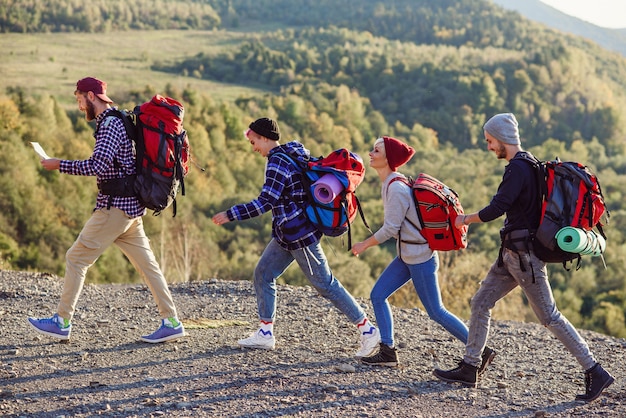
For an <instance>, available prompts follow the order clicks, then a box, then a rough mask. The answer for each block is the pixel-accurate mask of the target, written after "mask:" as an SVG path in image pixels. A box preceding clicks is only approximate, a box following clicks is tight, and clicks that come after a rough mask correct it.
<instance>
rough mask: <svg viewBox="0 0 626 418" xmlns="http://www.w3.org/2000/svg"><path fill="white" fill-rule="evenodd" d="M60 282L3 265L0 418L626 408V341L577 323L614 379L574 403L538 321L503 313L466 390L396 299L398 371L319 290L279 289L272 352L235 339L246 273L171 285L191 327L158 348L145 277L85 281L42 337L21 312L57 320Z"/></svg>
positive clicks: (240, 330) (431, 329)
mask: <svg viewBox="0 0 626 418" xmlns="http://www.w3.org/2000/svg"><path fill="white" fill-rule="evenodd" d="M61 287H62V278H59V277H56V276H52V275H48V274H40V273H25V272H13V271H0V314H1V317H2V318H4V321H3V322H2V328H1V329H2V334H1V339H0V415H2V416H7V417H21V416H24V417H26V416H28V417H91V416H97V415H103V416H116V417H145V416H167V417H191V416H194V417H195V416H232V417H262V416H263V417H265V416H268V417H278V416H307V417H382V416H385V417H434V418H437V417H445V418H451V417H545V416H550V417H589V416H603V417H625V416H626V399H625V398H626V390H625V382H626V379H625V375H626V341H625V340H624V339H617V338H612V337H608V336H605V335H602V334H598V333H594V332H589V331H582V333H583V335H584V336H585V338H587V340H588V342H589V344H590V346H591V348H592V350H593V351H594V353H595V355H596V357H597V358H598V360H599V361H600V362H601V363H602V364H603V365H604V366H605V367H606V368H607V369H608V370H609V371H610V372H611V373H612V374H613V376H614V377H615V378H616V382H615V383H614V384H613V385H612V386H611V387H609V388H608V389H607V390H606V391H605V394H604V395H603V396H601V397H600V398H599V399H598V400H596V401H595V402H592V403H590V404H585V403H581V402H576V401H574V397H575V395H576V394H577V393H582V392H583V391H584V388H583V385H584V377H583V373H582V371H581V370H580V369H579V366H578V364H577V363H576V362H575V361H574V359H573V357H571V356H570V355H569V354H568V353H566V352H565V351H564V349H563V348H562V346H561V345H560V343H559V342H558V341H557V340H556V339H555V338H554V337H553V336H552V334H550V332H548V331H547V330H545V329H544V328H543V327H541V326H540V325H538V324H530V323H517V322H508V321H494V323H493V327H492V333H491V336H490V340H489V344H490V346H492V347H493V348H495V349H496V350H497V351H498V355H497V357H496V359H495V361H494V363H493V364H492V366H491V367H490V368H489V370H488V371H487V373H486V374H485V375H484V377H483V379H482V380H481V381H480V382H479V385H478V388H476V389H468V388H464V387H461V386H458V385H451V384H447V383H444V382H440V381H438V380H437V379H436V378H435V377H433V375H432V370H433V368H435V367H442V368H452V367H454V366H455V365H456V362H457V361H458V360H459V359H460V357H461V354H462V352H463V347H462V344H460V343H459V342H458V341H456V340H454V339H453V338H452V337H451V336H449V335H448V334H447V333H446V332H445V331H444V330H443V329H442V328H441V327H440V326H439V325H437V324H436V323H434V322H433V321H431V320H430V319H429V318H428V316H427V315H426V314H425V313H424V312H423V311H421V310H419V309H395V308H394V315H395V320H396V332H397V334H398V335H397V342H398V347H399V355H400V362H401V364H400V367H398V368H393V369H392V368H379V367H369V366H365V365H361V364H359V363H358V362H357V361H356V360H355V359H354V358H353V354H354V353H355V352H356V350H357V348H358V333H357V331H356V327H354V326H353V325H352V324H349V323H348V322H347V321H346V320H345V318H344V317H343V316H342V315H341V314H339V313H338V311H336V309H335V308H334V307H332V305H330V304H329V303H328V302H327V301H326V300H325V299H324V298H322V297H320V296H318V295H317V293H316V292H315V291H314V290H313V289H312V288H310V287H291V286H280V287H279V304H278V318H277V322H276V326H275V333H276V338H277V347H276V350H274V351H257V350H242V349H240V348H238V347H237V345H236V342H237V340H238V339H239V338H242V337H245V336H247V334H249V333H250V332H251V331H253V330H255V328H256V325H257V321H256V313H255V312H256V303H255V298H254V291H253V288H252V285H251V283H250V282H247V281H241V282H231V281H219V280H208V281H202V282H193V283H185V284H176V285H173V286H172V287H171V289H172V293H173V295H174V300H175V302H176V305H177V307H178V310H179V314H180V317H181V319H182V321H183V323H184V324H185V325H186V328H187V333H188V334H189V335H188V336H187V337H185V338H184V339H181V340H179V341H177V342H170V343H166V344H157V345H150V344H145V343H142V342H140V341H139V336H140V335H142V334H146V333H149V332H151V331H153V330H154V329H156V327H157V326H158V325H159V322H158V319H157V318H156V308H155V306H154V301H153V299H152V297H151V295H150V292H149V291H148V290H147V288H146V287H145V286H142V285H86V286H85V289H84V291H83V294H82V295H81V299H80V301H79V306H78V311H77V314H76V316H75V318H74V320H73V330H72V339H71V340H70V341H69V343H60V342H57V341H55V340H52V339H50V338H47V337H43V336H39V335H37V334H36V333H34V332H33V331H32V330H31V328H30V326H29V325H28V323H27V321H26V318H27V317H28V316H40V317H41V316H49V315H51V313H52V312H53V311H54V309H55V307H56V304H57V302H58V298H59V295H60V291H61ZM360 302H361V303H363V305H364V306H365V308H366V311H367V312H368V313H370V317H373V313H372V309H371V305H370V304H369V301H368V300H365V299H363V300H360ZM502 303H506V299H505V300H504V301H503V302H502ZM372 319H373V318H372Z"/></svg>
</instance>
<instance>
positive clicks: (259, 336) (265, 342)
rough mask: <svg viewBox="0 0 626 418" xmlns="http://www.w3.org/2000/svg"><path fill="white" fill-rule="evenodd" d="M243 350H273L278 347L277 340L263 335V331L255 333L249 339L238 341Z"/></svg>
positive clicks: (271, 336)
mask: <svg viewBox="0 0 626 418" xmlns="http://www.w3.org/2000/svg"><path fill="white" fill-rule="evenodd" d="M237 344H239V346H240V347H243V348H260V349H262V350H273V349H274V347H275V346H276V339H275V338H274V336H273V335H269V336H266V335H263V333H262V332H261V330H258V331H255V332H253V333H252V334H250V336H249V337H248V338H244V339H243V340H239V341H237Z"/></svg>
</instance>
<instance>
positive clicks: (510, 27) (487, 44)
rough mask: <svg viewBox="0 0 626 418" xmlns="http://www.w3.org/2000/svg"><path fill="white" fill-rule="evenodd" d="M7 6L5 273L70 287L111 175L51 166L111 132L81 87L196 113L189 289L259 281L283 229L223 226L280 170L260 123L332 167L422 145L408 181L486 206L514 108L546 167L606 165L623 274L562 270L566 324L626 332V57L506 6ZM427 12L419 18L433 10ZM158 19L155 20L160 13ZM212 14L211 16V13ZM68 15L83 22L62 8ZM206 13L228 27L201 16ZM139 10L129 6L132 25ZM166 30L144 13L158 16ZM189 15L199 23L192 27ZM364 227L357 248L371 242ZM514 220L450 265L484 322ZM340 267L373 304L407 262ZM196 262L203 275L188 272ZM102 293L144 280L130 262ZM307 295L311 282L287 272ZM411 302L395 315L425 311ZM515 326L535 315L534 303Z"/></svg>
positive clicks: (375, 188) (181, 214)
mask: <svg viewBox="0 0 626 418" xmlns="http://www.w3.org/2000/svg"><path fill="white" fill-rule="evenodd" d="M16 4H17V2H12V1H7V0H0V30H1V31H2V32H4V33H2V34H0V47H1V48H2V50H3V51H6V53H5V56H6V57H5V60H4V62H2V63H0V71H1V72H2V74H3V76H4V77H2V78H0V87H1V88H2V90H1V91H3V92H4V94H3V95H1V96H0V121H2V123H1V124H0V151H2V152H0V159H1V160H2V164H0V167H1V168H0V170H2V171H3V172H2V173H1V174H2V175H1V176H0V202H1V203H0V204H1V205H2V209H3V210H2V211H0V252H1V257H0V262H1V263H2V264H1V266H2V267H3V268H15V269H23V270H40V271H50V272H54V273H56V274H62V273H63V269H64V259H63V256H64V253H65V251H66V250H67V248H68V247H69V246H70V245H71V243H72V241H73V240H74V238H75V236H76V234H77V233H78V232H79V231H80V228H81V226H82V223H83V222H84V220H85V219H86V217H88V216H89V212H90V210H91V208H92V206H93V201H94V197H95V187H94V184H93V183H94V182H93V179H85V178H72V177H70V176H60V175H59V174H58V173H54V172H52V173H50V172H45V171H43V170H42V169H41V168H40V166H39V163H38V161H37V158H36V156H35V155H34V153H33V152H32V150H31V149H30V148H29V145H28V143H29V141H38V142H40V143H42V145H44V147H45V148H46V150H47V151H48V153H49V154H51V155H54V156H57V157H61V158H81V159H82V158H87V157H88V156H89V152H90V149H91V144H92V137H91V134H92V128H91V127H90V126H89V125H88V124H87V123H86V122H85V121H84V119H83V117H82V114H80V113H79V112H78V111H77V109H76V108H75V104H74V102H73V94H72V93H73V91H74V85H75V82H76V80H77V79H78V78H80V77H83V76H86V75H91V76H96V77H99V78H102V79H104V80H106V81H107V82H108V83H109V90H108V93H109V95H110V96H112V97H113V98H114V99H115V100H116V101H117V102H118V103H119V104H120V106H121V107H132V106H134V104H136V103H138V102H141V101H144V100H147V99H149V98H150V97H151V95H153V94H154V93H156V92H159V93H162V94H168V95H171V96H173V97H176V98H178V99H179V100H181V101H182V102H183V103H184V104H185V106H186V113H185V127H186V129H187V130H188V133H189V137H190V140H191V144H192V152H193V157H194V161H195V163H196V164H197V166H198V167H205V168H206V171H205V172H202V171H200V170H198V169H197V167H194V168H193V169H192V172H191V173H190V175H189V177H188V180H187V183H186V184H187V195H186V196H184V197H181V198H180V199H179V208H178V215H177V216H176V218H171V217H169V216H160V217H158V218H155V217H151V216H148V217H146V219H145V220H146V225H147V229H148V233H149V234H150V236H151V238H152V243H153V246H154V248H155V251H156V253H157V256H158V257H159V260H160V262H161V264H162V266H163V268H164V270H165V271H166V273H167V277H168V278H169V279H170V280H194V279H201V278H209V277H219V278H226V279H249V278H250V277H251V275H252V271H253V269H254V265H255V263H256V261H257V259H258V256H259V255H260V251H262V249H263V247H264V245H265V243H266V242H267V240H268V239H269V234H270V228H271V225H270V216H269V215H266V216H263V217H260V218H257V219H254V220H250V221H246V222H241V223H233V224H228V225H227V226H226V227H216V226H214V225H213V224H212V223H211V222H210V218H211V216H212V215H213V214H215V213H216V212H218V211H220V210H223V209H225V208H227V207H228V206H229V205H231V204H233V203H238V202H241V201H246V200H249V199H252V198H254V197H256V195H257V194H258V191H259V190H260V186H261V184H262V180H263V170H264V163H265V161H264V159H263V158H261V157H259V156H258V155H255V154H253V153H252V152H250V149H249V144H248V143H247V141H245V139H244V138H243V136H242V134H241V133H242V131H243V130H244V128H245V127H246V126H247V124H248V123H249V122H250V121H252V120H253V119H255V118H257V117H260V116H268V115H269V116H271V117H275V118H277V119H278V120H279V122H280V124H281V131H282V132H283V133H284V135H285V136H286V137H287V138H297V139H300V140H301V141H302V142H303V143H304V144H305V145H306V146H307V147H308V148H310V149H311V150H312V152H313V154H315V155H321V154H325V153H327V152H329V151H330V150H332V149H334V148H339V147H349V148H351V149H353V150H354V151H356V152H358V153H360V154H361V155H362V156H365V155H366V154H367V152H368V150H369V149H370V148H371V146H372V143H373V140H374V139H375V138H376V137H377V136H380V135H384V134H386V135H392V136H397V137H400V138H403V139H404V140H406V141H407V142H409V143H410V144H411V145H413V146H414V147H415V148H416V149H417V154H416V156H415V157H414V158H413V160H412V161H411V163H410V164H408V165H407V166H406V169H405V170H403V171H404V172H405V173H406V174H411V175H416V174H417V173H419V172H421V171H425V172H428V173H430V174H433V175H435V176H437V177H439V178H441V179H442V180H444V181H445V182H446V183H447V184H449V185H450V186H452V187H453V188H454V189H455V190H456V191H457V192H459V194H460V195H461V198H462V202H463V205H464V207H465V208H466V210H468V211H474V210H478V209H480V208H482V207H483V206H484V205H485V204H486V203H488V201H489V200H490V198H491V196H492V195H493V194H494V193H495V189H496V187H497V185H498V183H499V181H500V178H501V176H502V173H503V163H502V162H501V161H498V160H497V159H496V158H494V156H493V155H491V154H489V153H487V152H486V151H485V146H484V140H483V138H482V129H481V128H482V124H483V123H484V122H485V120H486V119H487V118H488V117H489V116H491V115H493V114H494V113H499V112H505V111H511V112H513V113H515V114H516V115H517V117H518V119H519V121H520V129H521V133H522V136H523V139H524V144H525V145H526V146H527V147H528V148H530V150H531V151H533V152H534V153H535V154H536V155H537V156H539V157H540V158H553V157H554V156H557V155H558V156H559V157H560V158H561V159H564V160H568V159H569V160H578V161H581V162H583V163H585V164H588V165H589V166H590V167H591V168H592V169H593V170H594V171H596V173H597V174H598V175H599V177H600V180H601V183H602V188H603V191H604V194H605V197H606V200H607V204H608V206H609V208H610V210H611V214H612V216H611V223H610V225H609V226H607V228H606V231H607V233H608V237H609V240H608V242H609V245H608V247H607V252H606V255H605V258H606V265H607V268H606V269H605V268H604V265H603V263H602V261H601V260H600V259H599V258H587V259H585V260H584V262H583V266H582V268H581V269H580V270H578V271H566V270H564V269H563V268H562V267H561V266H558V265H550V272H551V282H552V283H553V285H554V289H555V297H556V298H557V301H558V302H559V304H560V307H561V309H562V311H563V312H564V313H565V314H566V316H568V318H569V319H570V320H572V322H574V323H575V324H576V325H578V326H583V327H586V328H590V329H594V330H598V331H600V332H604V333H607V334H611V335H615V336H626V325H625V320H624V317H625V312H626V279H625V277H626V274H625V273H626V258H625V257H626V255H624V254H626V252H625V251H624V248H623V247H624V246H625V237H624V235H623V234H624V232H622V231H626V228H625V227H626V220H625V218H624V213H625V212H624V203H623V202H624V193H625V188H624V186H623V185H624V184H625V183H624V182H625V180H626V179H625V176H626V157H625V145H626V120H624V114H623V111H622V109H623V108H624V107H625V105H626V60H625V59H624V58H623V57H621V56H619V55H617V54H612V53H609V52H607V51H604V50H601V49H599V48H598V47H597V46H595V45H593V44H591V43H589V42H586V41H584V40H582V39H579V38H574V37H564V36H561V35H558V34H556V33H555V32H553V31H549V30H547V29H546V28H545V27H543V26H540V25H535V24H533V23H531V22H528V21H525V20H523V19H520V18H519V15H517V14H515V13H510V12H505V11H504V10H502V9H500V8H498V7H496V6H494V5H493V4H491V3H490V2H486V1H476V0H471V1H470V0H459V1H435V0H425V1H421V2H417V3H416V2H415V1H383V2H373V1H363V2H360V3H359V6H358V7H355V6H354V3H353V2H348V1H344V0H337V1H332V2H331V1H318V2H309V1H299V2H294V1H254V2H253V1H243V0H239V1H238V0H230V1H168V2H167V4H168V6H167V7H168V8H169V9H167V10H170V12H171V13H172V16H175V18H172V19H159V20H158V22H159V23H158V24H157V23H155V19H156V18H157V17H158V16H160V15H159V13H160V14H162V10H159V11H157V10H156V9H157V8H159V7H165V6H164V2H163V1H161V2H159V1H150V2H148V1H145V2H144V1H140V2H135V3H133V5H128V4H127V3H123V2H120V1H111V0H109V1H106V2H105V1H103V0H102V1H98V0H96V1H93V2H90V3H89V4H90V8H88V9H87V8H84V7H83V6H84V4H86V2H80V1H70V0H65V1H63V0H49V1H47V2H45V3H39V2H26V3H20V4H21V5H22V6H23V7H20V8H19V13H18V12H16V10H17V9H16V8H15V5H16ZM416 4H418V5H419V6H417V7H416ZM152 8H154V9H152ZM198 8H199V9H198ZM59 10H63V13H60V12H59ZM197 10H201V11H202V13H204V14H205V15H206V16H214V17H215V16H217V18H210V19H209V18H207V19H193V18H192V17H193V16H194V13H195V12H196V11H197ZM122 11H124V13H122ZM148 12H154V13H152V14H150V16H151V17H149V18H148V17H146V18H145V19H144V18H143V17H142V16H144V14H146V15H148V14H149V13H148ZM181 22H185V24H184V25H182V23H181ZM379 187H380V185H379V181H378V179H377V177H376V176H375V173H374V172H373V171H368V173H367V176H366V180H365V182H364V183H363V185H361V186H360V187H359V190H358V195H359V198H360V200H361V201H362V203H363V206H364V208H365V212H366V216H367V219H368V221H369V223H370V225H371V226H372V227H373V228H376V227H380V224H381V221H382V204H381V202H380V196H379V195H380V189H379ZM359 222H360V221H358V220H357V221H356V223H355V225H354V228H353V234H354V236H353V239H363V238H364V237H366V236H367V234H368V232H367V231H366V229H365V228H364V227H363V226H362V225H360V224H359ZM501 225H502V223H501V222H498V221H496V222H492V223H490V224H483V225H472V227H471V229H470V247H469V248H468V249H467V250H464V251H461V252H454V253H443V254H441V262H442V267H441V272H440V278H441V283H442V289H443V292H444V299H445V301H446V304H447V305H448V306H449V307H450V308H451V310H452V311H454V312H455V313H458V314H459V315H460V316H462V317H464V318H468V317H469V298H470V297H471V295H472V294H473V292H474V291H475V289H476V288H477V286H478V282H479V281H480V279H481V278H482V276H483V275H484V273H485V272H486V270H487V268H488V267H489V265H490V263H491V262H492V261H493V260H494V259H495V257H496V255H497V251H498V246H499V237H498V230H499V228H500V227H501ZM324 245H325V247H326V249H327V254H328V256H329V260H330V264H331V266H332V268H333V270H334V272H335V274H336V275H337V276H338V277H339V278H340V279H341V280H342V282H343V283H344V284H345V285H346V287H348V288H350V289H351V291H353V292H354V293H355V294H356V295H359V296H367V295H368V294H369V291H370V289H371V287H372V284H373V283H374V281H375V280H376V277H377V276H378V274H380V272H381V271H382V269H383V268H384V267H385V266H386V264H387V263H388V262H389V261H390V260H391V258H392V257H393V253H394V250H393V243H387V244H386V245H384V246H382V247H380V248H373V249H370V250H368V252H366V253H365V254H363V256H362V257H360V258H358V259H357V258H354V257H352V256H351V255H350V254H349V253H348V252H346V251H345V249H346V248H345V242H342V239H341V238H337V239H328V240H325V242H324ZM183 261H184V262H183ZM89 280H91V281H102V282H109V281H135V280H138V276H137V274H136V272H134V270H133V269H132V267H131V266H130V265H129V263H127V262H126V261H125V260H124V259H123V256H122V255H121V253H120V252H119V251H117V250H116V249H111V250H109V251H107V252H106V253H105V255H104V256H103V257H102V258H101V260H99V261H98V263H96V265H95V266H94V267H93V268H92V269H91V270H90V273H89ZM282 280H283V281H285V282H288V283H291V284H304V283H305V279H304V277H303V276H302V275H301V273H300V272H299V271H298V270H297V269H290V270H288V271H287V273H286V274H285V276H284V278H283V279H282ZM413 293H414V292H411V290H410V289H403V290H401V291H400V292H398V294H396V295H395V296H394V298H395V299H394V303H397V304H402V305H406V306H414V305H415V304H417V303H418V302H417V301H416V299H415V296H414V295H413ZM496 315H497V317H502V318H510V319H521V320H531V319H532V318H533V315H532V313H531V312H530V310H529V308H528V307H527V306H526V304H525V302H524V299H523V297H522V296H521V293H519V292H516V293H515V294H514V295H513V296H511V297H510V298H509V299H507V301H506V302H505V303H502V304H501V305H500V306H498V307H497V308H496Z"/></svg>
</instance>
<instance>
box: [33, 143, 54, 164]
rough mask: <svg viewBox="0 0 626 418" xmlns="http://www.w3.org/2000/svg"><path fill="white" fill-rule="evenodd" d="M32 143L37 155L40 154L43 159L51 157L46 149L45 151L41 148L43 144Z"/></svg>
mask: <svg viewBox="0 0 626 418" xmlns="http://www.w3.org/2000/svg"><path fill="white" fill-rule="evenodd" d="M30 144H31V145H32V146H33V149H34V150H35V152H36V153H37V155H39V158H41V159H42V160H47V159H49V158H50V157H48V154H46V151H44V150H43V148H41V145H39V142H31V143H30Z"/></svg>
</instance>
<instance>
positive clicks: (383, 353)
mask: <svg viewBox="0 0 626 418" xmlns="http://www.w3.org/2000/svg"><path fill="white" fill-rule="evenodd" d="M361 363H363V364H368V365H370V366H386V367H398V352H397V350H396V349H395V348H391V347H389V346H388V345H387V344H384V343H380V348H379V350H378V353H376V354H374V355H373V356H369V357H362V358H361Z"/></svg>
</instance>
